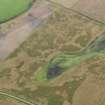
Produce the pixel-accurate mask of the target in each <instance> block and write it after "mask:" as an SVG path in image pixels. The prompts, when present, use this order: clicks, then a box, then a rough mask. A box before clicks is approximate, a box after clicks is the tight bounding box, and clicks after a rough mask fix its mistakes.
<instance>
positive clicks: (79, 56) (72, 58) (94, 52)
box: [37, 33, 105, 81]
mask: <svg viewBox="0 0 105 105" xmlns="http://www.w3.org/2000/svg"><path fill="white" fill-rule="evenodd" d="M104 50H105V33H103V35H101V36H99V37H98V38H96V39H95V40H94V41H93V42H92V43H90V44H89V46H88V47H87V48H85V49H84V50H83V51H80V52H77V53H74V54H73V53H63V54H60V55H57V56H55V57H54V58H52V59H51V60H50V61H49V63H48V64H47V67H46V66H45V67H46V68H44V69H42V70H41V71H40V72H39V73H38V74H37V78H38V79H37V80H41V81H44V80H49V78H50V79H53V78H54V77H56V76H58V75H60V74H61V73H62V72H64V71H65V70H68V69H70V68H72V67H74V66H77V65H78V64H80V63H81V62H83V61H85V60H87V59H90V58H92V57H95V56H98V54H99V53H100V52H102V51H104ZM55 65H56V66H55ZM51 68H52V69H51ZM48 74H50V75H49V76H48Z"/></svg>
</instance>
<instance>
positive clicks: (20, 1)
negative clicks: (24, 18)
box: [0, 0, 32, 23]
mask: <svg viewBox="0 0 105 105" xmlns="http://www.w3.org/2000/svg"><path fill="white" fill-rule="evenodd" d="M31 3H32V0H0V23H1V22H4V21H6V20H9V19H11V18H13V17H15V16H17V15H19V14H20V13H22V12H24V11H25V10H27V9H28V8H29V6H30V5H31Z"/></svg>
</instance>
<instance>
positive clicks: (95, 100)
mask: <svg viewBox="0 0 105 105" xmlns="http://www.w3.org/2000/svg"><path fill="white" fill-rule="evenodd" d="M52 1H54V0H52ZM52 1H49V0H36V2H35V3H34V5H33V6H32V7H31V8H30V10H29V11H27V12H25V13H24V14H22V15H20V16H18V17H16V18H14V19H12V20H10V21H8V22H6V23H4V24H0V27H1V28H0V36H1V37H0V54H1V55H0V56H2V55H3V54H4V55H7V56H5V57H3V58H2V59H0V105H105V88H104V87H105V25H104V24H103V22H99V21H96V19H94V18H91V17H87V16H85V14H84V15H83V14H81V13H80V12H77V11H75V10H74V9H73V8H72V9H71V6H70V5H71V4H72V3H73V2H75V3H74V4H75V5H76V4H78V2H79V1H77V2H76V1H75V0H74V1H73V2H72V0H70V1H71V2H70V3H71V4H69V1H68V3H66V4H69V6H70V8H68V7H67V6H66V5H65V4H63V2H64V1H63V0H62V3H57V2H56V1H54V2H52ZM65 1H66V0H65ZM80 1H81V0H80ZM92 1H94V0H92ZM59 2H60V1H59ZM74 4H73V5H74ZM37 22H38V24H37ZM36 26H37V27H36ZM25 27H26V28H25ZM31 29H32V30H31ZM3 42H4V43H3ZM12 44H13V45H12ZM15 45H17V46H15ZM6 46H7V48H6ZM2 51H4V52H2ZM1 52H2V53H1ZM8 52H9V53H8ZM7 53H8V54H7Z"/></svg>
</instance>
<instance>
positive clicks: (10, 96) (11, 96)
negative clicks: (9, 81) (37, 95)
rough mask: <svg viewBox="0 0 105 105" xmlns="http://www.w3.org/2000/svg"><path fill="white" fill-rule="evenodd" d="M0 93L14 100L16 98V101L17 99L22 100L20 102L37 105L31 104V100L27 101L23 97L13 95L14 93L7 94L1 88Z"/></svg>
mask: <svg viewBox="0 0 105 105" xmlns="http://www.w3.org/2000/svg"><path fill="white" fill-rule="evenodd" d="M0 95H3V96H6V97H9V98H12V99H15V100H17V101H19V102H22V103H24V104H26V105H37V104H33V103H32V102H29V101H27V100H25V99H23V98H20V97H17V96H14V95H12V94H8V93H6V92H3V91H1V90H0Z"/></svg>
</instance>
